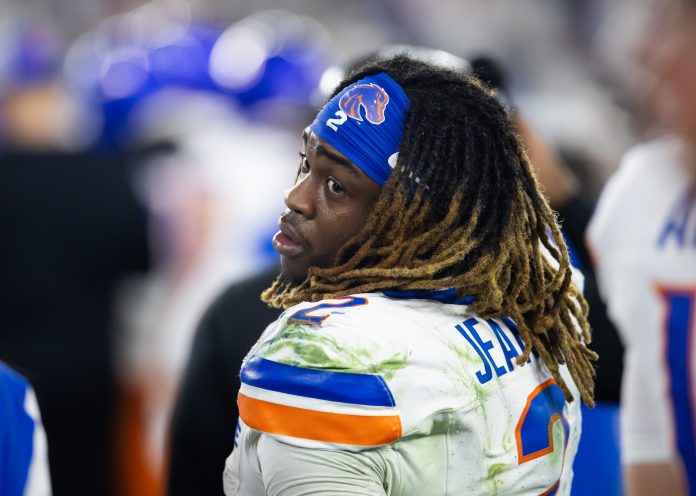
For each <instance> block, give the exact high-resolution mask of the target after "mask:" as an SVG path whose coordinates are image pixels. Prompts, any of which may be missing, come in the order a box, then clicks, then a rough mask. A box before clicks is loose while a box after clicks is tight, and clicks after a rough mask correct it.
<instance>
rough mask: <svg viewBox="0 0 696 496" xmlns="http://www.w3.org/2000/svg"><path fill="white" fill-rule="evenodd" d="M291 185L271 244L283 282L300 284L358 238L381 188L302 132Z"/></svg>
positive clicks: (311, 135)
mask: <svg viewBox="0 0 696 496" xmlns="http://www.w3.org/2000/svg"><path fill="white" fill-rule="evenodd" d="M303 137H304V151H303V152H302V153H301V162H300V168H299V172H298V176H297V180H296V181H295V185H294V186H293V187H292V188H290V189H289V190H288V191H286V193H285V205H286V206H287V209H286V210H285V212H284V213H283V215H281V217H280V221H279V227H280V231H279V232H278V233H276V235H275V236H274V237H273V246H274V247H275V249H276V251H277V252H278V253H280V263H281V268H282V271H283V274H284V275H285V276H286V278H287V279H289V280H290V281H293V282H295V283H299V282H301V281H302V280H304V279H305V278H306V277H307V271H308V269H309V268H310V267H330V266H331V265H332V264H333V263H334V259H335V257H336V253H337V252H338V250H339V248H340V247H341V246H342V245H343V244H344V243H345V242H346V241H348V240H349V239H350V238H351V237H353V236H354V235H355V234H357V233H358V232H359V231H360V230H361V229H362V228H363V226H364V225H365V222H366V221H367V217H368V215H369V214H370V212H371V211H372V208H373V206H374V204H375V202H376V201H377V197H379V194H380V192H381V191H382V188H381V187H380V186H379V185H378V184H377V183H376V182H374V181H373V180H372V179H370V178H369V177H368V176H367V175H365V173H364V172H362V171H361V170H360V169H359V168H358V167H356V166H355V165H354V164H353V163H352V162H351V161H350V160H348V159H347V158H346V157H345V156H344V155H342V154H341V153H340V152H338V150H336V149H335V148H334V147H332V146H331V145H329V144H328V143H327V142H326V141H324V140H322V139H321V138H319V137H318V136H317V135H316V134H314V133H313V132H311V131H309V130H306V131H305V133H304V136H303Z"/></svg>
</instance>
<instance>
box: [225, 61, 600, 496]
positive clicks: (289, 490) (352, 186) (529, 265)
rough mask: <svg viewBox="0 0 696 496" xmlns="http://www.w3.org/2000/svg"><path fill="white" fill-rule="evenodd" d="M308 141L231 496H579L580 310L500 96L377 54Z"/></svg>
mask: <svg viewBox="0 0 696 496" xmlns="http://www.w3.org/2000/svg"><path fill="white" fill-rule="evenodd" d="M300 155H301V161H300V166H299V170H298V175H297V179H296V182H295V185H294V186H293V187H292V188H291V189H290V190H288V191H287V193H286V197H285V203H286V206H287V209H286V210H285V212H284V213H283V214H282V216H281V217H280V221H279V226H280V231H279V232H278V233H277V234H276V236H275V238H274V245H275V248H276V250H277V251H278V252H279V253H280V255H281V268H282V271H281V275H280V276H279V277H278V278H277V279H276V281H275V282H274V284H273V285H272V286H271V287H270V288H269V289H267V290H266V291H265V292H264V294H263V298H264V300H265V301H267V302H268V303H270V304H271V305H274V306H276V307H282V308H285V309H286V310H285V312H284V313H283V314H282V315H281V317H280V318H279V319H278V320H277V321H275V322H274V323H272V324H271V325H270V326H269V327H268V328H267V329H266V331H265V332H264V333H263V335H262V336H261V338H260V339H259V341H258V343H257V344H256V345H255V346H254V347H253V348H252V350H251V352H250V353H249V355H248V356H247V358H246V359H245V361H244V363H243V366H242V370H241V380H242V387H241V389H240V391H239V395H238V405H239V411H240V421H239V425H238V429H237V439H236V447H235V449H234V451H233V452H232V454H231V455H230V457H229V458H228V460H227V463H226V467H225V473H224V485H225V492H226V494H227V495H228V496H231V495H245V496H253V495H257V494H258V495H283V496H293V495H300V494H321V495H348V494H350V495H356V494H362V495H368V494H369V495H386V494H399V495H423V494H427V495H460V494H491V493H497V494H512V493H515V494H529V495H532V494H534V495H537V494H541V493H545V494H569V491H570V485H571V481H572V464H573V458H574V456H575V452H576V450H577V446H578V440H579V437H580V405H579V403H580V401H584V402H585V403H587V404H590V405H591V404H592V403H593V399H592V395H593V392H592V391H593V368H592V365H591V360H592V359H593V358H595V355H594V353H593V352H591V351H590V350H589V349H588V348H587V346H586V344H587V343H588V342H589V339H590V336H589V330H588V326H587V319H586V315H587V307H586V305H585V302H584V299H583V298H582V296H581V294H580V285H581V281H580V277H574V275H573V274H574V273H573V272H572V270H571V267H570V264H569V261H568V252H567V248H566V246H565V244H564V242H563V239H562V236H561V234H560V231H559V228H558V225H557V224H556V220H555V217H554V214H553V212H552V211H551V209H550V208H549V206H548V204H547V203H546V201H545V199H544V197H543V196H542V195H541V194H540V192H539V189H538V187H537V183H536V180H535V179H534V174H533V171H532V169H531V166H530V164H529V161H528V159H527V156H526V155H525V152H524V151H523V147H522V145H521V144H520V141H519V138H518V137H517V135H516V133H515V131H514V127H513V125H512V123H511V121H510V117H509V115H508V113H507V111H506V110H505V108H504V107H503V106H502V105H501V104H500V102H499V100H498V99H497V98H496V97H495V95H494V94H493V93H492V92H491V91H489V90H487V89H485V88H484V87H483V86H482V85H481V84H480V83H479V82H478V81H477V80H475V79H471V78H469V77H467V76H463V75H461V74H459V73H455V72H453V71H450V70H447V69H442V68H437V67H434V66H431V65H428V64H426V63H422V62H418V61H415V60H413V59H410V58H408V57H406V56H396V57H392V58H389V59H386V60H375V61H370V62H367V63H366V64H364V65H362V66H359V67H358V68H356V69H355V70H353V71H352V72H351V73H350V74H349V75H348V76H347V77H346V79H344V80H343V81H342V82H341V83H340V84H339V87H338V89H337V90H336V93H335V94H334V96H333V97H332V98H331V99H330V100H329V102H328V103H327V104H326V105H325V106H324V108H323V109H322V110H321V112H320V113H319V114H318V115H317V117H316V119H315V120H314V122H313V123H312V124H311V125H310V126H309V127H308V128H307V129H306V131H305V133H304V149H303V150H302V152H301V153H300Z"/></svg>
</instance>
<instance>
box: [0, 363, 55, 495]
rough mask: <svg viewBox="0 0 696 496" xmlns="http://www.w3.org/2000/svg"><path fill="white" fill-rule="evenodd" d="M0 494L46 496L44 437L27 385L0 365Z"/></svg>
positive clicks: (46, 459) (46, 479)
mask: <svg viewBox="0 0 696 496" xmlns="http://www.w3.org/2000/svg"><path fill="white" fill-rule="evenodd" d="M0 431H2V435H1V436H0V457H1V458H3V459H4V460H5V463H4V464H3V465H2V466H0V494H7V495H8V496H14V495H16V496H22V495H32V496H50V494H51V483H50V477H49V471H48V451H47V445H46V435H45V433H44V430H43V425H42V423H41V416H40V414H39V407H38V403H37V402H36V396H35V395H34V391H33V389H32V388H31V386H30V385H29V383H28V382H27V381H26V380H25V379H24V378H23V377H21V376H20V375H18V374H16V373H15V372H14V371H12V370H10V369H9V368H7V367H6V366H4V365H3V364H1V363H0Z"/></svg>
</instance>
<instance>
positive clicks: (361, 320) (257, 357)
mask: <svg viewBox="0 0 696 496" xmlns="http://www.w3.org/2000/svg"><path fill="white" fill-rule="evenodd" d="M368 306H369V302H368V300H367V298H362V297H354V296H351V297H346V298H340V299H337V300H329V301H324V302H320V303H318V304H317V303H314V304H301V305H298V306H296V307H293V308H292V309H290V310H288V311H286V312H285V314H283V316H282V317H281V318H280V319H279V321H278V322H277V323H276V325H275V328H274V329H272V330H271V332H270V333H269V335H267V336H265V337H264V338H262V341H261V342H260V343H259V344H257V346H256V347H255V348H254V349H253V350H252V353H250V355H249V356H248V357H247V359H246V360H245V362H244V364H243V367H242V370H241V382H242V386H241V389H240V392H239V395H238V405H239V412H240V418H241V420H242V421H243V422H244V424H245V425H246V426H248V427H250V428H252V429H255V430H258V431H260V432H263V433H265V434H268V435H270V436H272V437H274V438H275V439H277V440H281V441H283V442H286V443H289V444H293V445H296V446H301V447H318V448H328V449H331V448H339V449H353V450H360V449H363V448H369V447H375V446H381V445H385V444H389V443H391V442H393V441H395V440H397V439H399V438H400V437H401V436H402V423H401V418H400V415H399V412H398V410H397V408H396V403H395V400H394V396H393V394H392V391H391V390H390V387H389V385H388V384H387V378H388V376H389V374H390V373H391V372H392V371H393V370H395V369H398V368H399V367H402V366H404V365H405V363H406V359H407V356H408V349H407V348H406V347H405V345H403V344H401V343H398V342H396V341H390V340H389V339H386V338H385V337H384V336H382V335H381V334H382V333H380V332H378V331H379V328H380V326H382V325H384V323H383V322H380V321H379V318H376V316H375V312H374V311H373V312H370V311H369V309H368ZM377 317H378V316H377Z"/></svg>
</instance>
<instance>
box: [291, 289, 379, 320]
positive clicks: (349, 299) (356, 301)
mask: <svg viewBox="0 0 696 496" xmlns="http://www.w3.org/2000/svg"><path fill="white" fill-rule="evenodd" d="M336 300H343V301H339V303H320V304H318V305H314V306H313V307H309V308H303V309H302V310H300V311H298V312H295V313H294V314H292V315H291V316H290V317H288V324H309V325H314V326H320V325H321V324H322V322H324V321H325V320H326V319H328V318H329V317H330V316H331V313H330V312H329V313H324V315H312V314H313V313H314V312H316V311H318V310H322V309H324V308H348V307H357V306H359V305H367V298H360V297H359V296H343V297H341V298H336Z"/></svg>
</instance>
